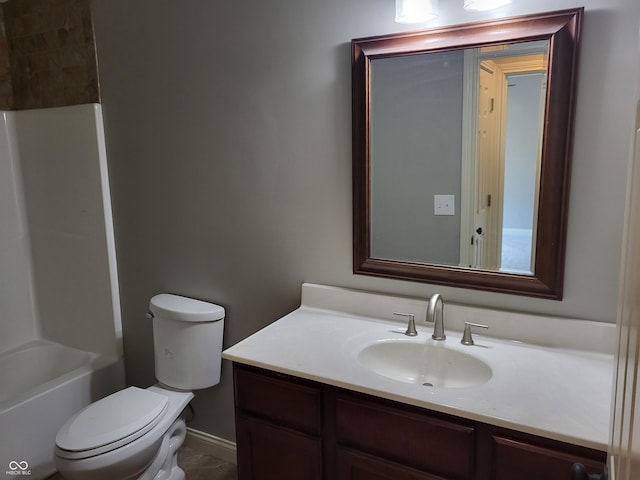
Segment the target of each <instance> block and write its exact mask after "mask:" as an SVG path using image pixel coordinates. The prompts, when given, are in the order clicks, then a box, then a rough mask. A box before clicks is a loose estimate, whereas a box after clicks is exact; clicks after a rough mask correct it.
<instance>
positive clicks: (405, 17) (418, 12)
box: [396, 0, 438, 23]
mask: <svg viewBox="0 0 640 480" xmlns="http://www.w3.org/2000/svg"><path fill="white" fill-rule="evenodd" d="M437 16H438V6H437V0H396V22H397V23H421V22H427V21H429V20H431V19H433V18H436V17H437Z"/></svg>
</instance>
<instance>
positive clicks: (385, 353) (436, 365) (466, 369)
mask: <svg viewBox="0 0 640 480" xmlns="http://www.w3.org/2000/svg"><path fill="white" fill-rule="evenodd" d="M357 359H358V362H359V363H360V364H361V365H362V366H363V367H365V368H367V369H369V370H371V371H372V372H375V373H377V374H378V375H382V376H384V377H387V378H391V379H393V380H398V381H400V382H405V383H414V384H418V385H424V386H426V387H441V388H461V387H473V386H476V385H482V384H483V383H486V382H488V381H489V380H490V379H491V376H492V371H491V367H489V365H487V364H486V363H485V362H484V361H482V360H480V359H479V358H476V357H474V356H473V355H470V354H467V353H463V352H461V351H458V350H454V349H452V348H450V347H448V346H445V345H443V344H439V343H416V342H408V341H398V340H388V341H381V342H377V343H374V344H371V345H368V346H367V347H365V348H363V349H362V350H361V351H360V352H359V353H358V355H357Z"/></svg>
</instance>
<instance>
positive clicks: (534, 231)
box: [351, 8, 583, 300]
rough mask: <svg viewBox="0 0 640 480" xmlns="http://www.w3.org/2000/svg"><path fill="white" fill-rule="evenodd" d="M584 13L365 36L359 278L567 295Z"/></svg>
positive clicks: (356, 236)
mask: <svg viewBox="0 0 640 480" xmlns="http://www.w3.org/2000/svg"><path fill="white" fill-rule="evenodd" d="M582 15H583V9H581V8H580V9H571V10H562V11H557V12H549V13H543V14H536V15H527V16H522V17H514V18H507V19H499V20H491V21H487V22H480V23H472V24H465V25H458V26H452V27H443V28H436V29H429V30H423V31H417V32H408V33H401V34H393V35H385V36H376V37H368V38H361V39H355V40H353V41H352V43H351V46H352V87H353V92H352V94H353V97H352V98H353V241H354V245H353V269H354V273H356V274H365V275H376V276H383V277H388V278H396V279H402V280H414V281H422V282H427V283H434V284H441V285H449V286H457V287H464V288H473V289H481V290H489V291H494V292H502V293H511V294H520V295H529V296H535V297H542V298H549V299H557V300H559V299H561V298H562V288H563V276H564V257H565V243H566V241H565V240H566V225H567V211H568V205H567V202H568V193H569V192H568V191H569V174H570V162H571V153H572V139H573V117H574V102H575V84H576V71H577V57H578V47H579V40H580V30H581V24H582Z"/></svg>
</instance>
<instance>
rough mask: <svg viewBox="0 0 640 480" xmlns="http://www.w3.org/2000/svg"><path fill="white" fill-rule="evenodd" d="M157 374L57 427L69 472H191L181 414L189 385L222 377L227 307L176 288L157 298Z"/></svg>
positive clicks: (142, 477) (120, 477) (94, 478)
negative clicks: (184, 464) (181, 454)
mask: <svg viewBox="0 0 640 480" xmlns="http://www.w3.org/2000/svg"><path fill="white" fill-rule="evenodd" d="M150 311H151V312H150V316H151V317H152V318H153V323H154V326H153V328H154V347H155V360H156V377H157V378H158V380H159V381H160V382H161V383H159V384H157V385H154V386H152V387H149V388H147V389H141V388H138V387H129V388H126V389H124V390H120V391H119V392H116V393H114V394H112V395H109V396H108V397H105V398H103V399H101V400H99V401H97V402H94V403H93V404H91V405H89V406H88V407H86V408H84V409H83V410H81V411H80V412H78V413H77V414H75V415H74V416H73V417H71V418H70V419H69V420H68V421H67V422H66V423H65V424H64V425H63V426H62V428H61V429H60V430H59V431H58V435H57V437H56V446H55V464H56V467H57V469H58V471H59V472H60V473H61V474H62V476H63V477H64V478H66V479H69V480H114V479H117V480H129V479H139V480H184V478H185V475H184V472H183V471H182V469H180V467H178V465H177V452H178V449H179V448H180V446H181V445H182V443H183V441H184V438H185V435H186V425H185V421H184V418H183V415H182V412H183V411H184V409H185V407H186V406H187V405H188V403H189V402H190V401H191V399H192V398H193V396H194V395H193V393H192V392H191V391H190V389H196V388H198V389H199V388H206V387H208V386H212V385H215V384H217V383H218V382H219V380H220V366H221V358H222V331H223V321H224V309H223V308H222V307H220V306H218V305H214V304H210V303H207V302H202V301H199V300H193V299H189V298H186V297H179V296H176V295H169V294H161V295H156V296H155V297H153V298H152V299H151V302H150Z"/></svg>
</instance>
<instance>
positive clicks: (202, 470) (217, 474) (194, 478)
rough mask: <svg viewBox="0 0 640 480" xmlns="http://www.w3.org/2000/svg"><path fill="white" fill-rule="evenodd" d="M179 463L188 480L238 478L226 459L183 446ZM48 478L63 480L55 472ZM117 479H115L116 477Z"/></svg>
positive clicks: (233, 479)
mask: <svg viewBox="0 0 640 480" xmlns="http://www.w3.org/2000/svg"><path fill="white" fill-rule="evenodd" d="M178 465H180V466H181V467H182V469H183V470H184V472H185V474H186V476H187V480H237V478H238V474H237V469H236V466H235V465H234V464H232V463H227V462H225V461H224V460H220V459H219V458H216V457H213V456H211V455H207V454H205V453H202V452H200V451H198V450H196V449H194V448H191V447H186V446H183V447H182V448H181V449H180V451H179V452H178ZM47 480H63V478H62V476H61V475H59V474H55V475H53V476H52V477H49V478H48V479H47ZM114 480H115V479H114Z"/></svg>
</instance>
